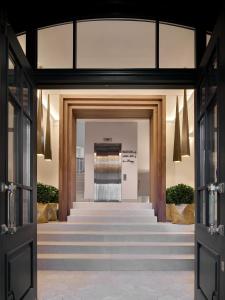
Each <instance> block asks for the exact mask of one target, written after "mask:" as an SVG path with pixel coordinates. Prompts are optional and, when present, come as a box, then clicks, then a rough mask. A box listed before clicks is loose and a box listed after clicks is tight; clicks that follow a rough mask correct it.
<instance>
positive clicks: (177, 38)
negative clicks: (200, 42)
mask: <svg viewBox="0 0 225 300" xmlns="http://www.w3.org/2000/svg"><path fill="white" fill-rule="evenodd" d="M194 40H195V33H194V30H190V29H186V28H182V27H178V26H173V25H167V24H160V25H159V66H160V68H194V67H195V54H194V48H195V47H194Z"/></svg>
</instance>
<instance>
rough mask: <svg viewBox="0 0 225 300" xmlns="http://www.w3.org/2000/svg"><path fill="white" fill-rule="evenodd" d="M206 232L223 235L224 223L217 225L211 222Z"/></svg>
mask: <svg viewBox="0 0 225 300" xmlns="http://www.w3.org/2000/svg"><path fill="white" fill-rule="evenodd" d="M208 233H210V235H222V236H224V225H219V226H218V227H217V226H216V225H213V224H211V225H210V226H209V227H208Z"/></svg>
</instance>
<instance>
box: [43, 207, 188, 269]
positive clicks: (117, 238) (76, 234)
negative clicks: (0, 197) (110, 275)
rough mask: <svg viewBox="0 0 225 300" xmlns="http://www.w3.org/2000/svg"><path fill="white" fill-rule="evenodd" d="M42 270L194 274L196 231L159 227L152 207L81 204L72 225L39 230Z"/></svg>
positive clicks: (73, 215) (44, 226)
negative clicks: (177, 272) (183, 272)
mask: <svg viewBox="0 0 225 300" xmlns="http://www.w3.org/2000/svg"><path fill="white" fill-rule="evenodd" d="M38 269H39V270H74V271H78V270H79V271H92V270H95V271H100V270H102V271H103V270H104V271H109V270H115V271H125V270H126V271H128V270H130V271H131V270H134V271H149V270H152V271H163V270H167V271H168V270H171V271H172V270H182V271H184V270H193V269H194V233H193V226H189V225H188V226H187V225H173V224H168V223H157V220H156V217H155V216H154V210H153V209H152V208H151V204H149V203H102V202H101V203H93V202H89V203H88V202H80V203H79V202H77V203H74V208H73V209H71V214H70V216H69V217H68V222H65V223H49V224H40V225H38Z"/></svg>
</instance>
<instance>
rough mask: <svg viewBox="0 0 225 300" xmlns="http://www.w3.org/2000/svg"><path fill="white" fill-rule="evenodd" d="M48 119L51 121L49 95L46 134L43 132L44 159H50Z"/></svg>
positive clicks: (50, 147) (49, 127) (49, 125)
mask: <svg viewBox="0 0 225 300" xmlns="http://www.w3.org/2000/svg"><path fill="white" fill-rule="evenodd" d="M50 121H51V120H50V95H48V108H47V119H46V134H45V160H52V146H51V123H50Z"/></svg>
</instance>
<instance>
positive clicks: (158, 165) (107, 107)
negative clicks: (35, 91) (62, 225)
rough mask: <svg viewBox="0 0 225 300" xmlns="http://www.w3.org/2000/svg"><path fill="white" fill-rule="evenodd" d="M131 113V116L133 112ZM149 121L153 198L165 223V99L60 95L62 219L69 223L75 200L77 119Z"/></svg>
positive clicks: (60, 204) (151, 196)
mask: <svg viewBox="0 0 225 300" xmlns="http://www.w3.org/2000/svg"><path fill="white" fill-rule="evenodd" d="M131 110H132V114H130V111H131ZM140 110H142V111H143V114H142V117H143V118H146V117H148V118H149V119H150V129H151V131H150V147H151V148H150V153H151V155H150V160H151V161H150V174H154V176H150V183H149V184H150V187H151V188H150V198H151V199H152V201H153V207H154V208H155V213H156V215H157V217H158V220H159V221H162V222H164V221H165V190H166V114H165V97H164V96H152V97H150V96H142V97H137V96H135V97H126V96H114V97H109V98H107V97H106V96H99V97H97V96H96V97H89V98H87V97H84V96H83V97H74V96H61V99H60V135H59V161H60V163H59V191H60V193H59V212H60V213H59V216H60V221H66V219H67V216H68V215H69V212H70V208H71V207H72V202H73V201H75V199H76V190H75V189H76V187H75V182H76V119H77V118H102V117H103V118H104V117H106V118H107V117H109V113H110V117H111V118H113V117H114V118H128V119H129V118H131V117H132V118H135V113H136V117H138V118H140V117H141V114H140Z"/></svg>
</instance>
